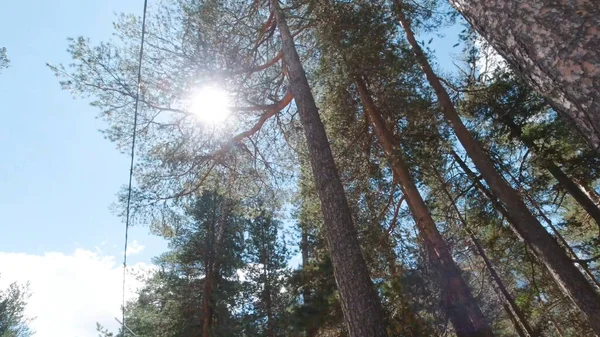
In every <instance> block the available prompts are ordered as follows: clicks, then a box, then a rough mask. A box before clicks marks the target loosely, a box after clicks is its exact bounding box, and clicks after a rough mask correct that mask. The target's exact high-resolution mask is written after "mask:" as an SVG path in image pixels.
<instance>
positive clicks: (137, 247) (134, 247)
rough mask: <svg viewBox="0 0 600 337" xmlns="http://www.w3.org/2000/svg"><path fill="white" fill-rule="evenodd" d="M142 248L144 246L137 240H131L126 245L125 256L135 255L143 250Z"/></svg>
mask: <svg viewBox="0 0 600 337" xmlns="http://www.w3.org/2000/svg"><path fill="white" fill-rule="evenodd" d="M144 248H146V247H144V246H143V245H141V244H140V243H139V242H137V240H133V242H132V243H130V244H129V247H127V256H133V255H137V254H139V253H141V252H143V251H144Z"/></svg>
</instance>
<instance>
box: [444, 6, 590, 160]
mask: <svg viewBox="0 0 600 337" xmlns="http://www.w3.org/2000/svg"><path fill="white" fill-rule="evenodd" d="M449 1H450V3H451V4H452V5H453V6H454V7H455V8H456V9H457V10H458V11H459V12H461V13H462V15H463V16H464V17H465V19H467V21H469V23H471V25H472V26H473V28H475V29H476V30H477V31H478V32H479V34H481V35H482V36H483V37H485V39H486V40H487V41H488V42H489V43H490V44H491V45H492V46H493V47H494V48H495V49H496V50H497V51H498V53H499V54H500V55H502V56H503V57H504V58H505V59H506V60H507V61H508V62H509V64H510V65H511V66H512V67H513V68H514V69H515V70H516V71H517V73H518V74H520V75H521V76H522V77H523V78H525V79H526V80H527V82H528V83H529V84H530V85H531V86H532V87H533V88H535V90H537V92H539V93H540V94H541V95H542V96H544V97H545V98H546V99H547V100H548V102H549V103H550V104H551V105H552V106H553V107H554V109H556V110H557V111H558V112H559V113H561V115H563V116H564V117H566V118H567V119H568V120H570V121H571V122H573V123H574V124H575V126H576V127H577V128H578V129H579V131H580V133H581V135H582V136H583V137H584V138H585V139H586V140H587V142H588V144H589V145H590V146H591V147H592V148H594V149H596V150H597V151H600V53H599V52H598V50H600V2H599V1H597V0H575V1H573V0H529V1H515V0H513V1H506V0H449Z"/></svg>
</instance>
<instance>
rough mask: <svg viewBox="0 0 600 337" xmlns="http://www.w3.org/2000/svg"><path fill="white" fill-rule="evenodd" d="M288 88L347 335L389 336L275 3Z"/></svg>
mask: <svg viewBox="0 0 600 337" xmlns="http://www.w3.org/2000/svg"><path fill="white" fill-rule="evenodd" d="M271 5H272V9H273V11H274V14H275V20H276V23H277V27H278V29H279V34H280V37H281V42H282V50H283V58H284V61H285V64H286V67H287V72H288V76H289V81H290V89H291V91H292V93H293V95H294V100H295V102H296V106H297V107H298V111H299V115H300V122H301V123H302V126H303V129H304V134H305V137H306V143H307V146H308V152H309V156H310V163H311V167H312V171H313V175H314V178H315V184H316V188H317V194H318V195H319V199H320V201H321V211H322V212H323V218H324V222H325V234H326V237H327V243H328V246H329V250H330V254H331V260H332V262H333V273H334V276H335V281H336V284H337V288H338V290H339V292H340V302H341V305H342V311H343V313H344V321H345V324H346V328H347V330H348V334H349V336H350V337H362V336H373V337H384V336H387V330H386V324H385V320H384V316H383V310H382V308H381V304H380V302H379V298H378V295H377V293H376V292H375V289H374V286H373V282H372V281H371V278H370V277H369V271H368V269H367V265H366V263H365V260H364V257H363V255H362V252H361V250H360V245H359V242H358V233H357V231H356V228H355V227H354V223H353V221H352V216H351V212H350V207H349V206H348V201H347V199H346V195H345V192H344V187H343V185H342V182H341V180H340V177H339V173H338V170H337V167H336V165H335V162H334V160H333V155H332V153H331V148H330V146H329V141H328V139H327V135H326V133H325V128H324V126H323V123H322V122H321V118H320V117H319V110H318V109H317V106H316V104H315V100H314V97H313V95H312V92H311V88H310V85H309V84H308V80H307V78H306V74H305V72H304V69H303V67H302V63H301V61H300V57H299V56H298V52H297V51H296V47H295V44H294V40H293V37H292V34H291V32H290V29H289V27H288V25H287V22H286V20H285V17H284V14H283V11H282V10H281V8H280V6H279V1H277V0H272V1H271Z"/></svg>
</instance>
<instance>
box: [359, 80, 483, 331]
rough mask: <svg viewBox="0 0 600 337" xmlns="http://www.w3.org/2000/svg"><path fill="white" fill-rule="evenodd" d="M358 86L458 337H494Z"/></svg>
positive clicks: (375, 112) (391, 141) (361, 84)
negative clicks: (430, 262)
mask: <svg viewBox="0 0 600 337" xmlns="http://www.w3.org/2000/svg"><path fill="white" fill-rule="evenodd" d="M356 86H357V88H358V92H359V95H360V99H361V101H362V102H363V107H364V111H365V114H366V115H367V116H368V118H369V119H370V120H371V122H372V123H373V126H374V127H375V132H376V133H377V136H378V137H379V141H380V142H381V145H382V146H383V148H384V150H385V152H386V154H387V156H388V158H389V159H390V160H391V162H392V169H393V171H394V175H395V176H396V180H397V181H398V182H400V184H401V186H402V189H403V191H404V194H405V196H406V201H407V203H408V206H409V208H410V210H411V213H412V215H413V218H414V219H415V223H416V225H417V227H418V229H419V232H420V234H421V237H422V238H423V242H424V244H425V247H426V248H427V250H428V252H429V256H430V258H431V261H432V264H433V266H435V268H436V274H437V275H438V283H439V285H440V287H441V290H442V297H443V305H444V308H445V310H446V312H447V314H448V316H449V317H450V320H451V322H452V325H453V326H454V330H456V334H457V336H493V334H492V331H491V329H490V327H489V325H488V323H487V321H486V319H485V317H484V316H483V314H482V313H481V310H480V309H479V306H478V305H477V303H476V302H475V299H474V298H473V295H472V294H471V290H470V289H469V287H468V285H467V283H466V282H465V281H464V279H463V278H462V275H461V273H460V270H459V268H458V267H457V266H456V263H455V262H454V260H453V258H452V254H450V250H449V248H448V246H447V245H446V242H445V241H444V238H443V237H442V235H441V234H440V232H439V231H438V230H437V228H436V225H435V222H434V221H433V218H432V217H431V214H430V213H429V209H428V207H427V205H426V204H425V201H424V200H423V198H422V197H421V194H420V192H419V190H418V189H417V186H416V185H415V182H414V180H413V178H412V176H411V174H410V172H409V170H408V168H407V166H406V163H405V162H404V159H403V157H404V156H403V154H402V150H401V149H399V148H398V146H397V145H396V143H397V142H396V141H395V140H394V135H393V134H392V133H391V131H390V130H389V129H388V128H387V126H386V125H385V122H384V121H383V119H382V117H381V115H380V113H379V111H378V110H377V108H376V107H375V104H374V103H373V101H372V99H371V96H370V94H369V92H368V90H367V87H366V85H365V83H364V81H363V80H362V79H361V78H357V79H356Z"/></svg>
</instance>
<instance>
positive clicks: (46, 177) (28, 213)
mask: <svg viewBox="0 0 600 337" xmlns="http://www.w3.org/2000/svg"><path fill="white" fill-rule="evenodd" d="M142 4H143V3H142V2H140V1H131V0H129V1H123V0H102V1H89V0H86V1H81V0H53V1H41V0H18V1H8V0H7V1H2V5H1V7H2V9H1V10H0V46H4V47H6V48H7V52H8V56H9V58H10V59H11V67H10V68H8V69H5V70H3V71H2V73H1V74H0V112H1V114H2V116H4V117H3V118H4V122H3V123H0V273H1V274H2V278H1V279H0V286H2V285H5V284H6V282H8V281H12V280H29V281H31V283H32V284H31V288H32V290H33V292H34V295H33V297H32V299H31V304H30V308H29V309H30V312H31V313H32V314H33V315H35V316H38V318H37V319H36V321H34V324H33V325H34V327H35V328H36V330H37V334H36V336H40V337H46V336H47V337H54V336H65V337H75V336H80V337H84V336H96V334H94V330H95V322H96V321H100V322H102V323H107V324H108V325H111V324H112V323H113V322H114V319H113V317H114V316H117V315H118V313H119V303H120V296H121V294H120V281H121V269H120V267H121V262H120V261H121V258H122V257H121V254H122V245H123V223H122V222H121V220H120V219H119V218H118V217H116V216H115V215H113V214H112V213H111V211H110V210H109V206H110V204H111V203H113V202H114V201H115V200H116V197H115V194H116V192H117V191H118V190H119V188H120V186H122V185H123V184H126V182H127V178H128V165H129V162H128V158H127V157H126V156H125V155H122V154H120V153H119V152H118V151H116V150H115V148H114V147H113V145H112V144H111V143H110V142H109V141H107V140H105V139H104V138H103V137H102V135H101V134H100V133H99V132H98V131H97V130H98V129H101V128H103V123H102V121H100V120H96V119H95V116H96V113H97V112H96V111H95V110H94V109H93V108H92V107H90V106H89V105H88V104H87V102H85V101H81V100H74V99H73V98H72V97H71V95H70V94H69V93H68V92H64V91H62V90H61V89H60V87H59V85H58V81H57V80H56V78H55V77H54V75H53V74H52V73H51V71H50V70H48V69H47V67H46V66H45V63H46V62H50V63H60V62H64V63H68V62H69V55H68V54H67V53H66V47H67V41H66V38H67V37H68V36H71V37H75V36H79V35H83V36H86V37H90V38H91V39H92V40H94V41H100V40H106V39H108V38H110V35H111V33H112V20H113V18H114V15H113V13H115V12H129V13H140V12H141V9H142ZM130 238H131V240H132V241H133V240H137V244H136V245H134V247H135V248H134V249H133V252H134V253H135V252H136V251H137V253H138V254H137V255H132V256H131V260H130V262H131V263H133V264H135V263H137V262H149V259H150V257H151V256H154V255H157V254H158V253H160V252H161V251H163V250H164V249H165V248H166V245H165V244H164V243H163V242H162V241H161V240H160V239H158V238H156V237H153V236H150V235H148V230H147V229H146V228H134V229H133V230H132V232H131V235H130ZM144 247H145V249H143V248H144Z"/></svg>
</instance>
